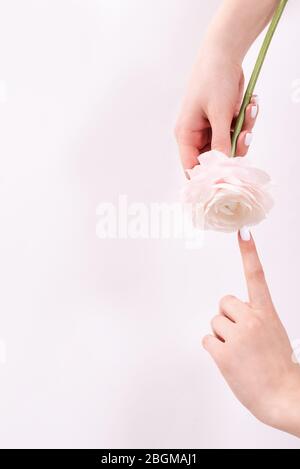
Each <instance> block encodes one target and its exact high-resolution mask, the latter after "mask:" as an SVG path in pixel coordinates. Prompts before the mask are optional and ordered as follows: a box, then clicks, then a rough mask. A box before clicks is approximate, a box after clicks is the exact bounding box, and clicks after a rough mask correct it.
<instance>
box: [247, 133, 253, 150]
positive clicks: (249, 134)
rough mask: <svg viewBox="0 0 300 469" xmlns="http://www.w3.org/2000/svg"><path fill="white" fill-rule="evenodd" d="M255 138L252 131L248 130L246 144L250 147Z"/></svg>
mask: <svg viewBox="0 0 300 469" xmlns="http://www.w3.org/2000/svg"><path fill="white" fill-rule="evenodd" d="M252 139H253V135H252V133H250V132H248V133H247V134H246V137H245V145H246V147H249V146H250V144H251V142H252Z"/></svg>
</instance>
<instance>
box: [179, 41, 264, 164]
mask: <svg viewBox="0 0 300 469" xmlns="http://www.w3.org/2000/svg"><path fill="white" fill-rule="evenodd" d="M243 89H244V75H243V71H242V68H241V66H240V64H239V63H238V62H237V61H234V60H230V58H229V57H228V56H224V54H223V53H219V52H216V51H215V50H213V51H212V50H211V49H210V48H209V47H206V48H205V51H202V52H201V54H200V57H199V58H198V60H197V63H196V65H195V67H194V71H193V73H192V79H191V81H190V85H189V87H188V92H187V95H186V97H185V100H184V103H183V108H182V111H181V113H180V116H179V119H178V122H177V125H176V130H175V133H176V138H177V142H178V145H179V152H180V156H181V161H182V164H183V167H184V169H191V168H193V167H194V166H195V165H197V164H198V160H197V157H198V156H199V155H200V154H201V153H203V152H205V151H209V150H211V149H213V150H219V151H222V152H223V153H225V154H227V155H229V154H230V152H231V130H232V128H233V120H234V118H235V117H236V116H237V114H238V112H239V109H240V106H241V101H242V97H243ZM257 114H258V104H257V102H256V99H255V97H254V98H253V99H252V101H251V104H250V105H249V106H248V108H247V111H246V118H245V123H244V127H243V130H242V132H241V134H240V137H239V139H238V145H237V154H238V155H239V156H244V155H246V153H247V151H248V148H249V145H250V142H251V136H252V134H251V131H252V129H253V126H254V124H255V120H256V117H257Z"/></svg>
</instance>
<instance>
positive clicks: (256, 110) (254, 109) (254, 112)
mask: <svg viewBox="0 0 300 469" xmlns="http://www.w3.org/2000/svg"><path fill="white" fill-rule="evenodd" d="M257 113H258V107H257V106H256V105H255V106H252V108H251V117H252V119H255V117H256V116H257Z"/></svg>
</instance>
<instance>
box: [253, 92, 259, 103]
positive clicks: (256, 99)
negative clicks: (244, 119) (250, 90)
mask: <svg viewBox="0 0 300 469" xmlns="http://www.w3.org/2000/svg"><path fill="white" fill-rule="evenodd" d="M252 101H253V102H254V104H259V96H258V95H257V94H254V95H253V96H252Z"/></svg>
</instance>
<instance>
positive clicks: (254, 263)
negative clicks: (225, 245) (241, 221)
mask: <svg viewBox="0 0 300 469" xmlns="http://www.w3.org/2000/svg"><path fill="white" fill-rule="evenodd" d="M239 246H240V250H241V255H242V260H243V266H244V272H245V277H246V282H247V287H248V295H249V301H250V304H251V305H252V306H254V307H255V308H264V307H266V306H267V307H268V306H271V305H272V299H271V295H270V291H269V287H268V285H267V282H266V279H265V274H264V270H263V267H262V265H261V262H260V260H259V257H258V254H257V250H256V246H255V243H254V240H253V237H252V235H250V239H249V241H244V240H243V239H242V238H241V235H240V233H239Z"/></svg>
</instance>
